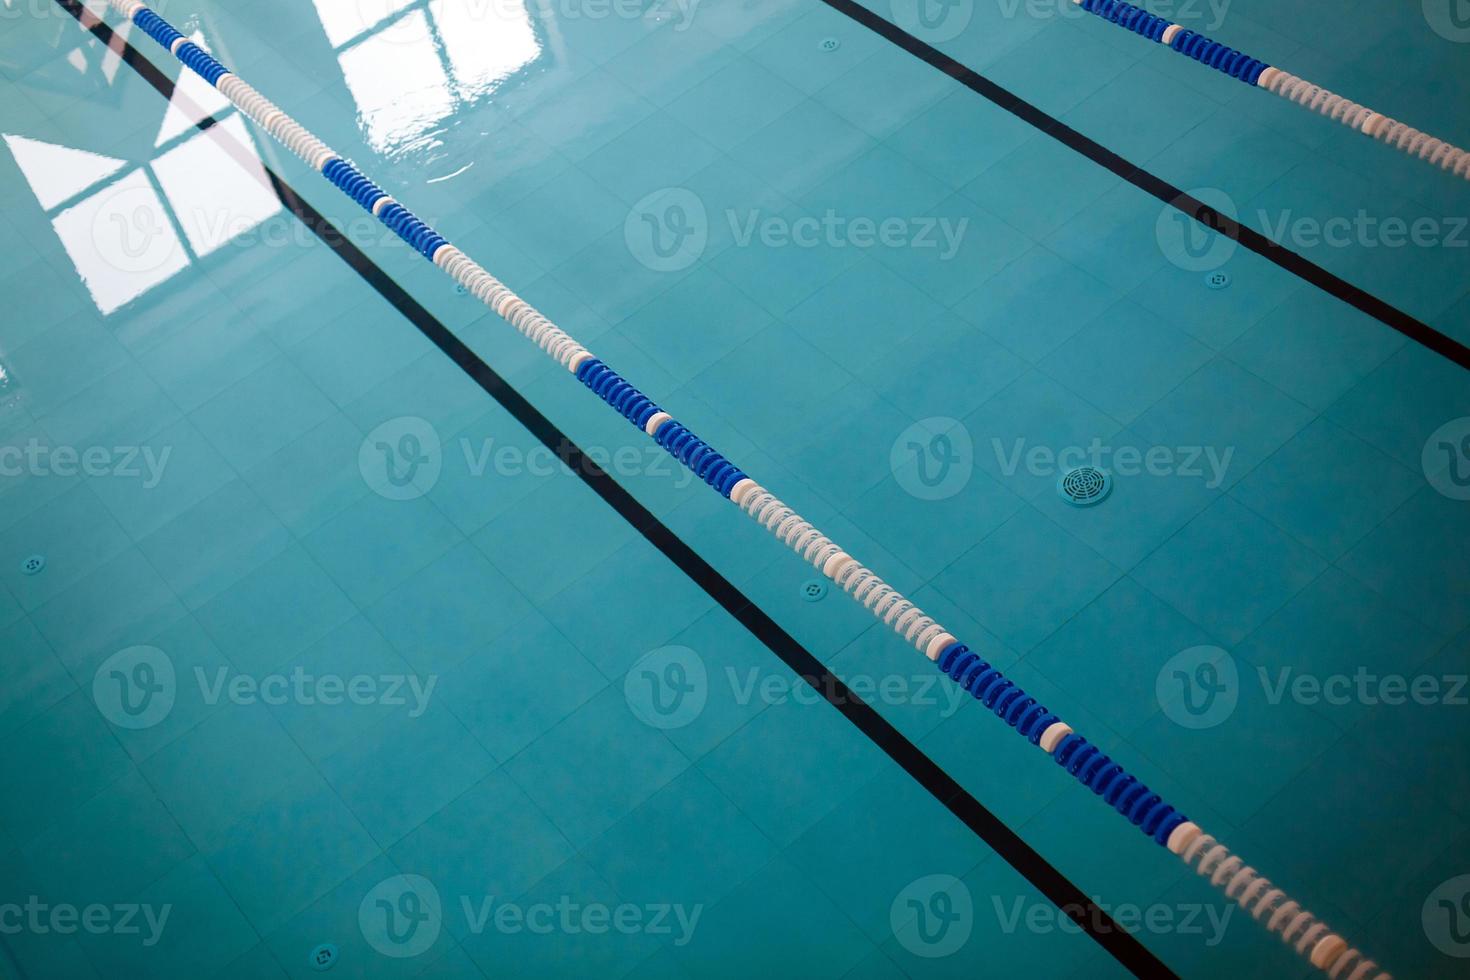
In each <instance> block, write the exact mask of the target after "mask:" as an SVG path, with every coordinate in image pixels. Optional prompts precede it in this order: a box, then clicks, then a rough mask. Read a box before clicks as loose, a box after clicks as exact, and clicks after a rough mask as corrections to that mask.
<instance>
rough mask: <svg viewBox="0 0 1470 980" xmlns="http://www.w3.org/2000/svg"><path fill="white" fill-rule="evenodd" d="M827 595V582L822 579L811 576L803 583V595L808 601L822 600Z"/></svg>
mask: <svg viewBox="0 0 1470 980" xmlns="http://www.w3.org/2000/svg"><path fill="white" fill-rule="evenodd" d="M826 595H827V583H826V582H823V581H822V580H821V579H815V578H809V579H807V580H806V581H805V582H803V583H801V597H802V598H803V599H805V600H806V601H807V602H820V601H821V600H822V599H824V598H825V597H826Z"/></svg>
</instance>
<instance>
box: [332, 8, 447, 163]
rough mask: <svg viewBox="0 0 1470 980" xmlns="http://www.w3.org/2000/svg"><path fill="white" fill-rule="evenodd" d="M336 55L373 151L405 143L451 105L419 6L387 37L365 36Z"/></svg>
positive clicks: (437, 58)
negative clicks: (339, 55) (359, 41)
mask: <svg viewBox="0 0 1470 980" xmlns="http://www.w3.org/2000/svg"><path fill="white" fill-rule="evenodd" d="M319 2H320V0H319ZM338 60H339V61H340V62H341V64H342V74H343V76H344V77H345V78H346V79H347V87H348V88H349V89H351V90H352V97H353V98H354V99H355V100H357V110H358V113H359V115H360V116H361V117H362V121H363V124H364V125H365V126H366V127H367V131H368V143H369V144H370V145H371V146H372V147H373V149H375V150H378V151H380V152H388V151H391V150H394V149H396V148H400V147H402V146H404V145H405V144H410V143H411V142H412V141H413V140H414V138H415V137H417V136H419V135H421V134H423V133H424V132H426V131H428V130H429V129H431V128H432V127H433V126H434V124H435V123H437V122H438V121H439V120H441V119H443V118H444V117H445V116H447V115H449V113H450V111H451V110H452V109H453V108H454V96H453V95H451V94H450V92H449V83H448V80H447V79H446V78H445V77H444V66H443V65H442V64H440V62H439V56H438V54H437V53H436V52H435V51H434V39H433V38H432V37H431V36H430V35H429V22H428V19H427V18H426V17H425V16H424V14H423V12H422V11H417V10H416V11H414V12H413V13H411V14H409V15H408V16H407V17H405V18H403V20H402V21H400V22H399V23H398V24H397V25H395V27H394V30H393V36H392V37H391V38H390V37H387V36H384V35H381V34H377V35H373V36H370V37H369V38H368V39H367V40H366V41H363V42H362V43H361V44H357V45H354V46H353V47H351V48H348V49H347V50H346V51H344V52H343V53H342V55H341V57H340V58H339V59H338Z"/></svg>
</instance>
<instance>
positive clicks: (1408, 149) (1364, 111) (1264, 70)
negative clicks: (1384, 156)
mask: <svg viewBox="0 0 1470 980" xmlns="http://www.w3.org/2000/svg"><path fill="white" fill-rule="evenodd" d="M1072 2H1073V3H1075V4H1077V5H1078V6H1080V7H1081V8H1082V9H1083V10H1085V11H1087V12H1088V13H1090V14H1095V15H1096V16H1098V17H1101V18H1102V19H1103V20H1106V21H1109V22H1111V23H1114V24H1117V25H1118V26H1119V27H1124V28H1127V29H1128V30H1130V31H1132V32H1133V33H1135V34H1137V35H1139V36H1141V37H1146V38H1148V39H1149V40H1150V41H1154V42H1156V43H1158V44H1163V45H1167V46H1168V47H1170V48H1172V49H1173V50H1175V51H1177V52H1179V53H1180V54H1182V55H1185V56H1186V57H1189V58H1193V59H1194V60H1195V61H1198V62H1199V63H1200V64H1202V65H1208V66H1209V67H1211V68H1214V69H1215V70H1216V71H1220V72H1224V73H1225V74H1226V75H1229V76H1230V77H1232V78H1236V79H1239V80H1240V81H1242V82H1245V83H1246V84H1247V85H1252V86H1255V87H1257V88H1263V89H1265V90H1266V91H1268V92H1272V93H1275V94H1276V95H1279V96H1281V97H1282V98H1283V99H1290V100H1291V101H1292V102H1295V103H1297V104H1298V105H1303V106H1306V107H1307V108H1308V109H1312V110H1314V111H1315V112H1319V113H1321V114H1322V115H1324V116H1326V117H1328V118H1329V119H1335V120H1336V121H1338V122H1340V123H1342V124H1343V125H1344V126H1348V127H1351V128H1352V129H1356V130H1357V131H1358V132H1360V133H1362V134H1364V135H1365V136H1371V137H1372V138H1373V139H1376V140H1378V141H1379V142H1380V143H1387V144H1388V145H1389V146H1393V147H1396V148H1398V149H1400V150H1403V151H1404V152H1405V153H1407V154H1409V155H1410V156H1416V157H1419V158H1420V159H1421V160H1426V161H1428V162H1429V163H1431V164H1433V165H1435V166H1437V167H1439V168H1440V169H1441V170H1446V171H1449V172H1450V173H1453V174H1454V175H1455V176H1457V177H1463V178H1465V179H1467V180H1470V153H1467V152H1466V151H1465V150H1462V149H1460V148H1459V147H1458V146H1455V145H1453V144H1451V143H1446V142H1445V141H1444V140H1442V139H1437V138H1435V137H1433V136H1430V135H1429V134H1428V133H1423V132H1420V131H1419V130H1417V129H1415V128H1414V127H1412V126H1409V125H1408V124H1406V123H1401V122H1399V121H1398V120H1397V119H1392V118H1390V117H1388V116H1385V115H1383V114H1382V113H1380V112H1374V111H1373V110H1372V109H1369V108H1368V107H1367V106H1362V105H1359V104H1358V103H1356V102H1353V101H1352V100H1350V99H1347V98H1344V97H1343V96H1341V95H1338V94H1336V93H1335V92H1331V91H1329V90H1327V89H1325V88H1322V87H1321V86H1320V85H1313V84H1312V83H1311V82H1309V81H1306V80H1305V79H1302V78H1298V77H1297V76H1296V75H1293V74H1291V73H1290V72H1288V71H1285V70H1283V69H1281V68H1277V67H1274V66H1272V65H1268V64H1266V63H1265V62H1263V61H1259V60H1257V59H1255V58H1252V57H1250V56H1249V55H1246V54H1243V53H1241V52H1239V51H1236V50H1235V49H1234V48H1230V47H1226V46H1225V45H1223V44H1221V43H1220V42H1219V41H1215V40H1212V39H1211V38H1208V37H1205V36H1204V35H1203V34H1198V33H1196V32H1194V31H1191V30H1188V29H1186V28H1184V27H1183V26H1181V25H1179V24H1173V23H1170V22H1169V21H1167V20H1165V19H1164V18H1162V17H1158V16H1156V15H1154V14H1151V13H1149V12H1148V11H1146V10H1142V9H1140V8H1138V7H1136V6H1134V5H1133V4H1131V3H1125V2H1123V0H1072Z"/></svg>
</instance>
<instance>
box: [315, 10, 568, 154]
mask: <svg viewBox="0 0 1470 980" xmlns="http://www.w3.org/2000/svg"><path fill="white" fill-rule="evenodd" d="M313 2H314V3H315V4H316V8H317V13H318V15H319V16H320V18H321V21H322V27H323V29H324V30H325V31H326V34H327V38H328V40H330V41H331V42H332V44H333V45H335V46H337V47H338V48H339V51H340V53H339V55H338V61H339V62H340V64H341V67H342V75H343V78H344V79H345V81H346V83H347V88H348V90H349V91H350V92H351V93H352V97H353V99H354V100H355V101H356V103H357V108H358V115H359V118H360V120H361V123H362V126H363V129H364V130H365V136H366V139H367V142H368V144H369V145H370V146H372V147H373V149H375V150H377V151H378V152H380V153H385V154H389V155H400V154H403V153H405V152H408V151H411V150H414V149H417V148H419V147H421V146H423V145H425V144H426V143H428V142H430V141H431V140H432V138H433V137H432V135H431V134H432V133H433V132H434V131H435V130H436V129H437V128H438V127H439V126H440V125H441V124H442V123H443V122H444V121H445V120H446V119H447V118H448V117H449V116H450V115H451V114H452V113H453V112H454V110H455V109H456V108H458V107H460V106H462V105H464V104H466V103H469V102H471V101H473V100H475V99H477V98H480V97H482V96H484V95H486V94H488V93H489V92H492V91H494V90H495V88H496V87H498V86H499V85H500V84H501V83H502V82H504V80H505V79H507V78H509V77H510V76H512V75H514V74H515V73H516V72H517V71H520V70H521V69H522V68H524V67H525V66H527V65H529V64H531V63H532V62H534V61H535V60H536V59H537V58H538V57H540V55H541V44H540V41H539V40H538V39H537V36H536V31H535V28H534V27H533V26H532V23H531V17H530V14H528V13H527V11H526V6H525V3H524V0H363V3H362V4H361V6H359V7H357V8H356V9H348V8H352V7H353V0H313ZM365 30H366V31H368V33H367V36H366V37H363V38H362V40H360V41H356V42H354V43H350V44H345V45H344V41H351V39H353V38H357V37H361V36H362V34H363V32H364V31H365ZM446 69H447V71H446Z"/></svg>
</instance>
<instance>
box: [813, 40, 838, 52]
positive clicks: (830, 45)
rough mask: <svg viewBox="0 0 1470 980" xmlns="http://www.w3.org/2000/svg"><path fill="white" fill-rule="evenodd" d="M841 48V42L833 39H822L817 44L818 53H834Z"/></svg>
mask: <svg viewBox="0 0 1470 980" xmlns="http://www.w3.org/2000/svg"><path fill="white" fill-rule="evenodd" d="M840 47H842V42H841V41H839V40H837V38H835V37H824V38H822V39H821V40H820V41H818V42H817V50H818V51H836V50H837V49H838V48H840Z"/></svg>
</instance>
